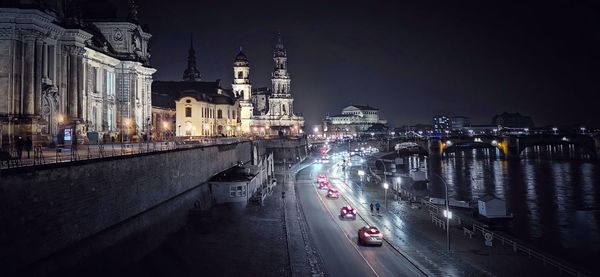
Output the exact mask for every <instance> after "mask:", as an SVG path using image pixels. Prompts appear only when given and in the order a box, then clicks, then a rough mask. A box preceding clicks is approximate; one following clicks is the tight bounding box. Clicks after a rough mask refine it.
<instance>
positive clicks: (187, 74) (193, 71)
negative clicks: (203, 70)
mask: <svg viewBox="0 0 600 277" xmlns="http://www.w3.org/2000/svg"><path fill="white" fill-rule="evenodd" d="M201 79H202V78H201V76H200V72H199V71H198V68H197V67H196V51H194V37H193V35H192V34H190V50H188V59H187V68H186V69H185V71H183V80H185V81H200V80H201Z"/></svg>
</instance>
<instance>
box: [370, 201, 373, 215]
mask: <svg viewBox="0 0 600 277" xmlns="http://www.w3.org/2000/svg"><path fill="white" fill-rule="evenodd" d="M369 206H370V207H371V214H373V202H371V205H369Z"/></svg>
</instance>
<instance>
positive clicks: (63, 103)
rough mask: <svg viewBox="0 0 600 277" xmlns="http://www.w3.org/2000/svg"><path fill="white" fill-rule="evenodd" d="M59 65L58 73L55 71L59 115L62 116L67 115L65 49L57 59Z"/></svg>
mask: <svg viewBox="0 0 600 277" xmlns="http://www.w3.org/2000/svg"><path fill="white" fill-rule="evenodd" d="M58 62H59V64H60V71H57V78H56V79H57V80H59V83H60V86H59V90H58V91H59V94H60V95H59V96H60V113H61V114H62V115H63V116H67V115H68V105H67V103H68V102H67V99H68V98H67V97H68V88H69V86H68V83H69V52H68V51H67V50H66V48H65V47H63V48H62V51H61V55H60V58H59V59H58Z"/></svg>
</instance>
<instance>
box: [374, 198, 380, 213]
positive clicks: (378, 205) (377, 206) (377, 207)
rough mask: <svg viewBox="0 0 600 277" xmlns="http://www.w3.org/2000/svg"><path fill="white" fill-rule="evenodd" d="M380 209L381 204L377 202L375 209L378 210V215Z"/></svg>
mask: <svg viewBox="0 0 600 277" xmlns="http://www.w3.org/2000/svg"><path fill="white" fill-rule="evenodd" d="M379 208H381V204H379V201H377V203H375V209H377V213H379Z"/></svg>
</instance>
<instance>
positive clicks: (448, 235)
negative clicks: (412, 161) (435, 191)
mask: <svg viewBox="0 0 600 277" xmlns="http://www.w3.org/2000/svg"><path fill="white" fill-rule="evenodd" d="M430 173H431V174H432V175H433V176H436V177H438V178H439V179H440V180H442V183H444V188H445V190H446V209H445V210H444V217H445V218H446V244H447V245H448V252H450V218H452V212H451V211H450V206H449V204H448V184H446V181H444V178H442V176H440V175H438V174H437V173H435V172H430Z"/></svg>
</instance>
